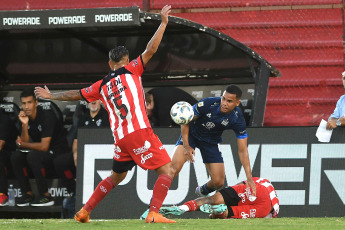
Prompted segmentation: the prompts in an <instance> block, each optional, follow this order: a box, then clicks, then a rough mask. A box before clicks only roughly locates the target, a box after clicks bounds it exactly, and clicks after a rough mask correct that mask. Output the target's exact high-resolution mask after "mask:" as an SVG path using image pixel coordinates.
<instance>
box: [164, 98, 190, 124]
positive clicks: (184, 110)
mask: <svg viewBox="0 0 345 230" xmlns="http://www.w3.org/2000/svg"><path fill="white" fill-rule="evenodd" d="M170 116H171V119H172V120H173V121H174V122H175V123H176V124H178V125H185V124H188V123H189V122H190V121H191V120H192V119H193V117H194V111H193V106H191V105H190V104H189V103H188V102H185V101H179V102H176V103H175V104H174V105H173V106H172V107H171V110H170Z"/></svg>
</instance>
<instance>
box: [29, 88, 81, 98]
mask: <svg viewBox="0 0 345 230" xmlns="http://www.w3.org/2000/svg"><path fill="white" fill-rule="evenodd" d="M35 95H36V98H43V99H50V100H58V101H78V100H82V99H83V98H82V96H81V94H80V91H79V90H70V91H65V92H60V93H51V92H50V91H49V89H48V87H47V86H44V88H42V87H35Z"/></svg>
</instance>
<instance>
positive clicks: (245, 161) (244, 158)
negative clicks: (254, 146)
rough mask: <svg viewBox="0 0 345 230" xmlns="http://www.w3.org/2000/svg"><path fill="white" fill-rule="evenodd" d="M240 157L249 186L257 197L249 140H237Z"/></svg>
mask: <svg viewBox="0 0 345 230" xmlns="http://www.w3.org/2000/svg"><path fill="white" fill-rule="evenodd" d="M237 145H238V155H239V157H240V161H241V163H242V166H243V169H244V171H245V172H246V176H247V185H249V186H250V187H251V188H252V191H253V195H254V196H256V186H255V183H254V181H253V178H252V170H251V168H250V161H249V154H248V148H247V138H244V139H237Z"/></svg>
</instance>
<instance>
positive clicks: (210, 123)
mask: <svg viewBox="0 0 345 230" xmlns="http://www.w3.org/2000/svg"><path fill="white" fill-rule="evenodd" d="M202 126H204V127H205V128H206V129H208V130H211V129H212V128H214V127H215V126H216V125H215V124H214V123H213V122H207V123H206V124H202Z"/></svg>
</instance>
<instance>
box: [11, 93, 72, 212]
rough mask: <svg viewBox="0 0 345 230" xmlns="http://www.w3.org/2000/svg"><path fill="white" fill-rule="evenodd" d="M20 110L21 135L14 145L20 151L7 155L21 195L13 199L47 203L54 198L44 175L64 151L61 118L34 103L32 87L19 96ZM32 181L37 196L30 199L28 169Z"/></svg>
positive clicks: (23, 204)
mask: <svg viewBox="0 0 345 230" xmlns="http://www.w3.org/2000/svg"><path fill="white" fill-rule="evenodd" d="M20 101H21V107H22V111H20V113H19V120H20V122H21V123H22V132H21V136H20V137H18V139H17V141H16V144H17V148H18V149H20V150H29V151H15V152H13V154H12V156H11V161H12V166H13V171H14V173H15V176H16V178H17V180H18V183H19V186H20V188H21V190H22V194H23V196H22V197H20V198H18V199H17V200H16V204H17V205H18V206H29V205H30V204H31V206H51V205H54V200H53V198H52V197H51V195H50V194H49V192H48V186H47V181H46V175H49V174H50V175H55V170H54V165H53V161H54V158H56V157H57V156H58V155H60V154H63V153H66V152H68V148H67V140H66V134H65V130H64V128H63V123H62V119H59V118H58V117H57V116H56V114H55V113H54V111H53V110H51V109H44V108H42V107H41V106H38V101H37V99H36V97H35V94H34V90H33V89H26V90H24V91H23V92H22V93H21V95H20ZM27 167H29V168H30V169H31V171H32V174H33V176H34V178H35V180H36V184H37V187H38V191H39V197H37V199H35V200H34V194H33V192H32V189H31V186H30V183H29V177H28V170H27Z"/></svg>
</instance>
